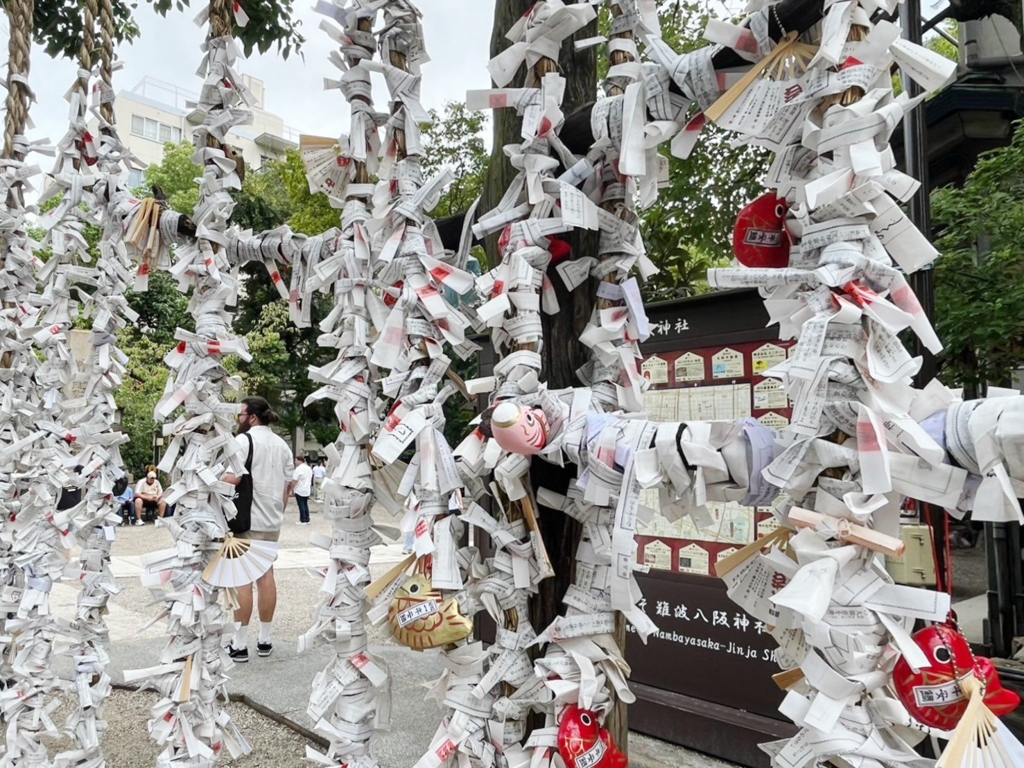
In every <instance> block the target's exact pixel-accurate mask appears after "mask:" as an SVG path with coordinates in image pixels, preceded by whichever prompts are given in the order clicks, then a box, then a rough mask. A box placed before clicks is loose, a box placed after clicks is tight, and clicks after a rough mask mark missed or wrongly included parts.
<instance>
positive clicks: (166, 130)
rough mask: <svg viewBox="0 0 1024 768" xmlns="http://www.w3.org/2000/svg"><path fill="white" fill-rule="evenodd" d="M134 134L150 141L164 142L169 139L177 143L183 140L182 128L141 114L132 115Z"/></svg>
mask: <svg viewBox="0 0 1024 768" xmlns="http://www.w3.org/2000/svg"><path fill="white" fill-rule="evenodd" d="M132 135H133V136H141V137H142V138H144V139H149V140H150V141H159V142H160V143H162V144H166V143H167V142H169V141H173V142H175V143H177V142H179V141H181V128H178V127H176V126H173V125H167V123H161V122H159V121H157V120H151V119H150V118H148V117H142V116H141V115H132Z"/></svg>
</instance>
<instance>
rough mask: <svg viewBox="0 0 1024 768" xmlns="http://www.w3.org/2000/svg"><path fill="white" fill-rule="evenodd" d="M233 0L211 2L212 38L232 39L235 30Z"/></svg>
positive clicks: (211, 0) (212, 0) (214, 0)
mask: <svg viewBox="0 0 1024 768" xmlns="http://www.w3.org/2000/svg"><path fill="white" fill-rule="evenodd" d="M233 11H234V2H233V0H210V37H211V38H214V39H215V38H218V37H231V33H232V31H233V29H234V26H233V22H234V15H233Z"/></svg>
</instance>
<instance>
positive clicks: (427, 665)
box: [51, 506, 726, 768]
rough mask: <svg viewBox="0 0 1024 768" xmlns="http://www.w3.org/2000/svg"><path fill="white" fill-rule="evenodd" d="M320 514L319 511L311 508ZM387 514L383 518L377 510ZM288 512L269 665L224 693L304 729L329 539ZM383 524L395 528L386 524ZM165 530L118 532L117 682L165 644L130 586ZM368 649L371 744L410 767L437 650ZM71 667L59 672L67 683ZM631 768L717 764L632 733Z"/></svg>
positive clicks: (61, 606) (390, 763) (152, 608)
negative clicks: (310, 638)
mask: <svg viewBox="0 0 1024 768" xmlns="http://www.w3.org/2000/svg"><path fill="white" fill-rule="evenodd" d="M314 511H315V512H316V511H319V507H318V506H317V507H314ZM383 514H384V515H385V516H386V513H383ZM297 517H298V516H297V512H294V510H290V514H289V516H288V520H287V522H286V524H285V527H284V529H283V530H282V537H281V545H282V546H281V553H280V555H279V558H278V561H277V563H276V564H275V570H276V574H277V582H278V595H279V600H278V611H277V614H276V616H275V620H274V630H273V642H274V652H273V654H272V655H271V656H270V657H269V658H262V659H261V658H259V657H257V656H256V654H255V652H253V653H252V655H251V657H250V658H251V660H250V662H249V663H248V664H240V665H237V666H236V667H235V668H234V669H233V670H232V680H231V683H230V685H229V691H230V692H232V693H239V694H245V695H247V696H249V697H250V698H251V699H252V700H253V701H256V702H258V703H259V704H261V705H263V706H265V707H267V708H269V709H270V710H272V711H274V712H276V713H278V714H281V715H283V716H285V717H287V718H289V719H290V720H293V721H294V722H296V723H299V724H301V725H303V726H306V727H309V726H311V725H312V723H311V722H310V721H309V718H308V717H307V716H306V701H307V698H308V696H309V691H310V687H311V683H312V680H313V676H314V675H315V674H316V673H317V672H318V671H320V670H321V669H322V668H324V667H325V666H326V665H327V663H328V662H329V661H330V660H331V658H332V654H333V651H332V649H330V648H328V647H317V648H314V649H311V650H309V651H307V652H306V653H303V654H299V653H298V652H297V640H298V637H299V636H300V635H301V634H302V633H304V632H305V631H306V630H307V629H308V628H309V626H310V624H311V619H312V616H313V611H314V609H315V606H316V604H317V602H318V599H319V598H318V594H317V591H316V589H315V588H314V582H313V580H312V579H311V578H310V577H309V575H308V574H307V573H306V572H305V569H306V568H318V567H321V566H324V565H326V564H327V553H326V552H325V551H324V550H322V549H319V548H317V547H312V546H310V545H309V543H308V542H309V537H310V535H311V534H312V533H315V532H316V533H324V534H329V533H330V525H329V523H328V521H326V520H325V519H324V517H323V515H322V514H313V516H312V521H313V524H312V525H310V526H299V525H297ZM382 522H386V523H390V524H391V525H394V522H393V521H391V520H382ZM171 544H172V540H171V537H170V534H169V533H168V532H167V531H166V529H163V528H161V527H160V526H154V525H152V524H149V525H146V526H145V527H123V528H120V529H118V540H117V541H116V542H115V544H114V550H113V557H112V563H111V567H112V570H113V572H114V575H115V576H116V577H117V581H118V586H119V587H120V588H121V592H120V593H119V594H118V595H117V596H115V598H114V599H113V600H111V601H110V604H109V607H110V613H109V615H108V625H109V627H110V639H111V643H110V649H109V652H110V659H111V666H110V668H109V672H110V674H111V677H112V678H113V679H114V681H115V682H121V681H122V680H123V672H124V670H126V669H136V668H141V667H147V666H152V665H153V664H154V663H156V660H157V658H158V657H159V655H160V652H161V650H162V649H163V647H164V645H165V643H166V638H165V635H164V628H163V622H158V623H156V624H155V625H152V626H148V627H146V625H147V624H148V623H149V622H150V621H151V619H152V617H153V616H155V615H156V613H157V606H156V605H155V604H153V603H152V599H151V597H150V595H149V592H148V590H145V589H144V588H143V587H142V586H141V585H140V584H139V576H140V575H141V574H142V573H143V572H144V569H143V566H142V565H141V563H140V560H141V556H142V555H143V554H144V553H146V552H149V551H153V550H157V549H163V548H166V547H169V546H171ZM402 558H403V555H402V553H401V547H400V546H399V545H398V544H388V545H385V546H381V547H377V548H376V549H375V551H374V553H373V557H372V559H371V570H372V571H373V572H374V574H375V575H377V574H380V573H383V572H384V571H386V570H387V569H388V568H390V567H391V566H392V565H394V564H395V563H396V562H398V561H400V560H401V559H402ZM77 592H78V590H77V585H68V584H59V585H56V586H55V587H54V591H53V593H52V595H51V604H52V605H53V607H54V610H55V611H56V612H58V613H60V614H64V615H67V614H68V613H72V612H73V611H74V605H75V600H76V598H77ZM257 632H258V620H257V619H256V617H255V616H254V617H253V622H252V624H251V625H250V643H251V645H252V649H253V651H254V649H255V637H256V633H257ZM370 640H371V651H372V653H373V654H374V655H375V656H376V657H377V658H379V659H381V660H383V662H384V663H386V664H387V666H388V668H389V670H390V673H391V679H392V728H391V731H390V732H389V733H382V734H379V735H377V736H376V737H375V741H374V754H375V756H376V757H377V758H378V760H379V761H380V765H381V766H382V768H409V766H411V765H412V764H413V763H415V762H416V759H418V757H419V755H420V754H421V753H422V751H423V750H424V749H425V748H426V746H427V745H428V744H429V742H430V739H431V737H432V736H433V734H434V731H435V730H436V728H437V724H438V722H439V720H440V715H441V711H440V709H439V708H438V707H437V706H436V705H435V704H434V703H433V702H425V701H424V694H425V693H426V691H425V687H426V685H427V684H429V683H431V682H432V681H433V680H435V679H436V678H437V677H438V676H439V675H440V673H441V670H442V663H441V660H440V654H439V652H433V653H417V652H414V651H410V650H408V649H406V648H403V647H401V646H399V645H397V644H395V643H393V642H392V641H391V640H390V637H389V636H388V635H387V633H386V632H385V631H384V630H381V629H371V635H370ZM71 673H72V670H71V668H70V666H68V667H67V668H64V669H61V670H60V674H62V675H64V676H66V677H68V678H69V679H70V677H71ZM630 765H632V766H640V767H641V768H644V767H646V766H652V767H653V766H656V765H658V766H662V765H672V766H684V767H685V768H697V767H698V766H699V767H701V768H711V767H713V766H723V767H724V766H726V764H725V763H722V762H720V761H717V760H714V759H713V758H710V757H707V756H705V755H700V754H697V753H691V752H688V751H686V750H683V749H680V748H678V747H675V746H673V745H669V744H665V743H664V742H658V741H656V740H654V739H649V738H646V737H643V736H640V735H638V734H633V735H632V736H631V739H630Z"/></svg>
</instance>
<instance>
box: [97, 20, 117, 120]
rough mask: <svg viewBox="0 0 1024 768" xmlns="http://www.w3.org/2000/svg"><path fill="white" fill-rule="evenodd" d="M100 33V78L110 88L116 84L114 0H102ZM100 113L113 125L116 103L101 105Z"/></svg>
mask: <svg viewBox="0 0 1024 768" xmlns="http://www.w3.org/2000/svg"><path fill="white" fill-rule="evenodd" d="M100 35H101V36H102V38H103V43H102V45H101V47H100V58H101V59H102V61H103V63H102V65H101V66H100V79H101V80H103V84H104V85H106V86H107V87H108V88H113V85H114V4H113V1H112V0H100ZM100 114H102V115H103V119H104V120H106V121H107V122H108V123H110V124H111V125H113V124H114V105H113V104H112V103H109V102H107V103H104V104H102V105H101V106H100Z"/></svg>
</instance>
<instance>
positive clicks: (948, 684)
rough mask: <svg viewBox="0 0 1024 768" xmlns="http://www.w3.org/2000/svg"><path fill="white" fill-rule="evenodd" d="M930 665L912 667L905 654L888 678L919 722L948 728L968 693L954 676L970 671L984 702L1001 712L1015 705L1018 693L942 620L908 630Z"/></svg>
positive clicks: (957, 717) (960, 677) (954, 722)
mask: <svg viewBox="0 0 1024 768" xmlns="http://www.w3.org/2000/svg"><path fill="white" fill-rule="evenodd" d="M914 642H915V643H917V644H918V645H919V646H920V647H921V650H923V651H924V654H925V656H927V657H928V661H930V662H931V666H930V667H925V668H924V669H921V670H918V671H915V670H914V669H913V668H911V666H910V664H908V663H907V660H906V659H905V658H901V659H900V660H899V661H898V662H896V666H895V668H894V669H893V673H892V681H893V687H894V688H895V689H896V695H897V696H898V697H899V700H900V701H901V702H903V706H905V707H906V708H907V711H908V712H910V715H911V716H912V717H913V718H914V719H915V720H917V721H918V722H920V723H923V724H924V725H927V726H930V727H932V728H939V729H941V730H944V731H952V730H953V729H954V728H955V727H956V725H957V723H959V722H960V719H961V718H962V717H963V716H964V712H965V711H966V710H967V703H968V697H967V696H966V695H965V694H964V691H963V688H962V686H961V684H960V681H961V680H963V679H964V678H965V677H968V676H972V675H973V676H974V677H975V678H977V680H978V681H979V682H980V683H981V684H982V685H983V686H984V687H985V699H984V701H985V706H986V707H988V708H989V709H990V710H992V712H993V713H994V714H995V715H998V716H999V717H1002V716H1003V715H1008V714H1009V713H1010V712H1012V711H1013V710H1015V709H1016V708H1017V706H1018V705H1019V704H1020V697H1019V696H1018V695H1017V694H1016V693H1014V692H1013V691H1010V690H1007V689H1006V688H1003V685H1002V683H1001V682H1000V681H999V675H998V674H996V670H995V667H994V666H992V662H991V661H989V660H988V659H985V658H981V657H975V655H974V654H973V653H972V652H971V647H970V646H969V645H968V644H967V641H966V640H965V639H964V637H963V635H961V634H960V633H959V632H958V631H957V630H955V629H954V628H953V627H951V626H948V625H945V624H942V625H938V626H934V627H927V628H925V629H922V630H921V631H920V632H917V633H915V634H914Z"/></svg>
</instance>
